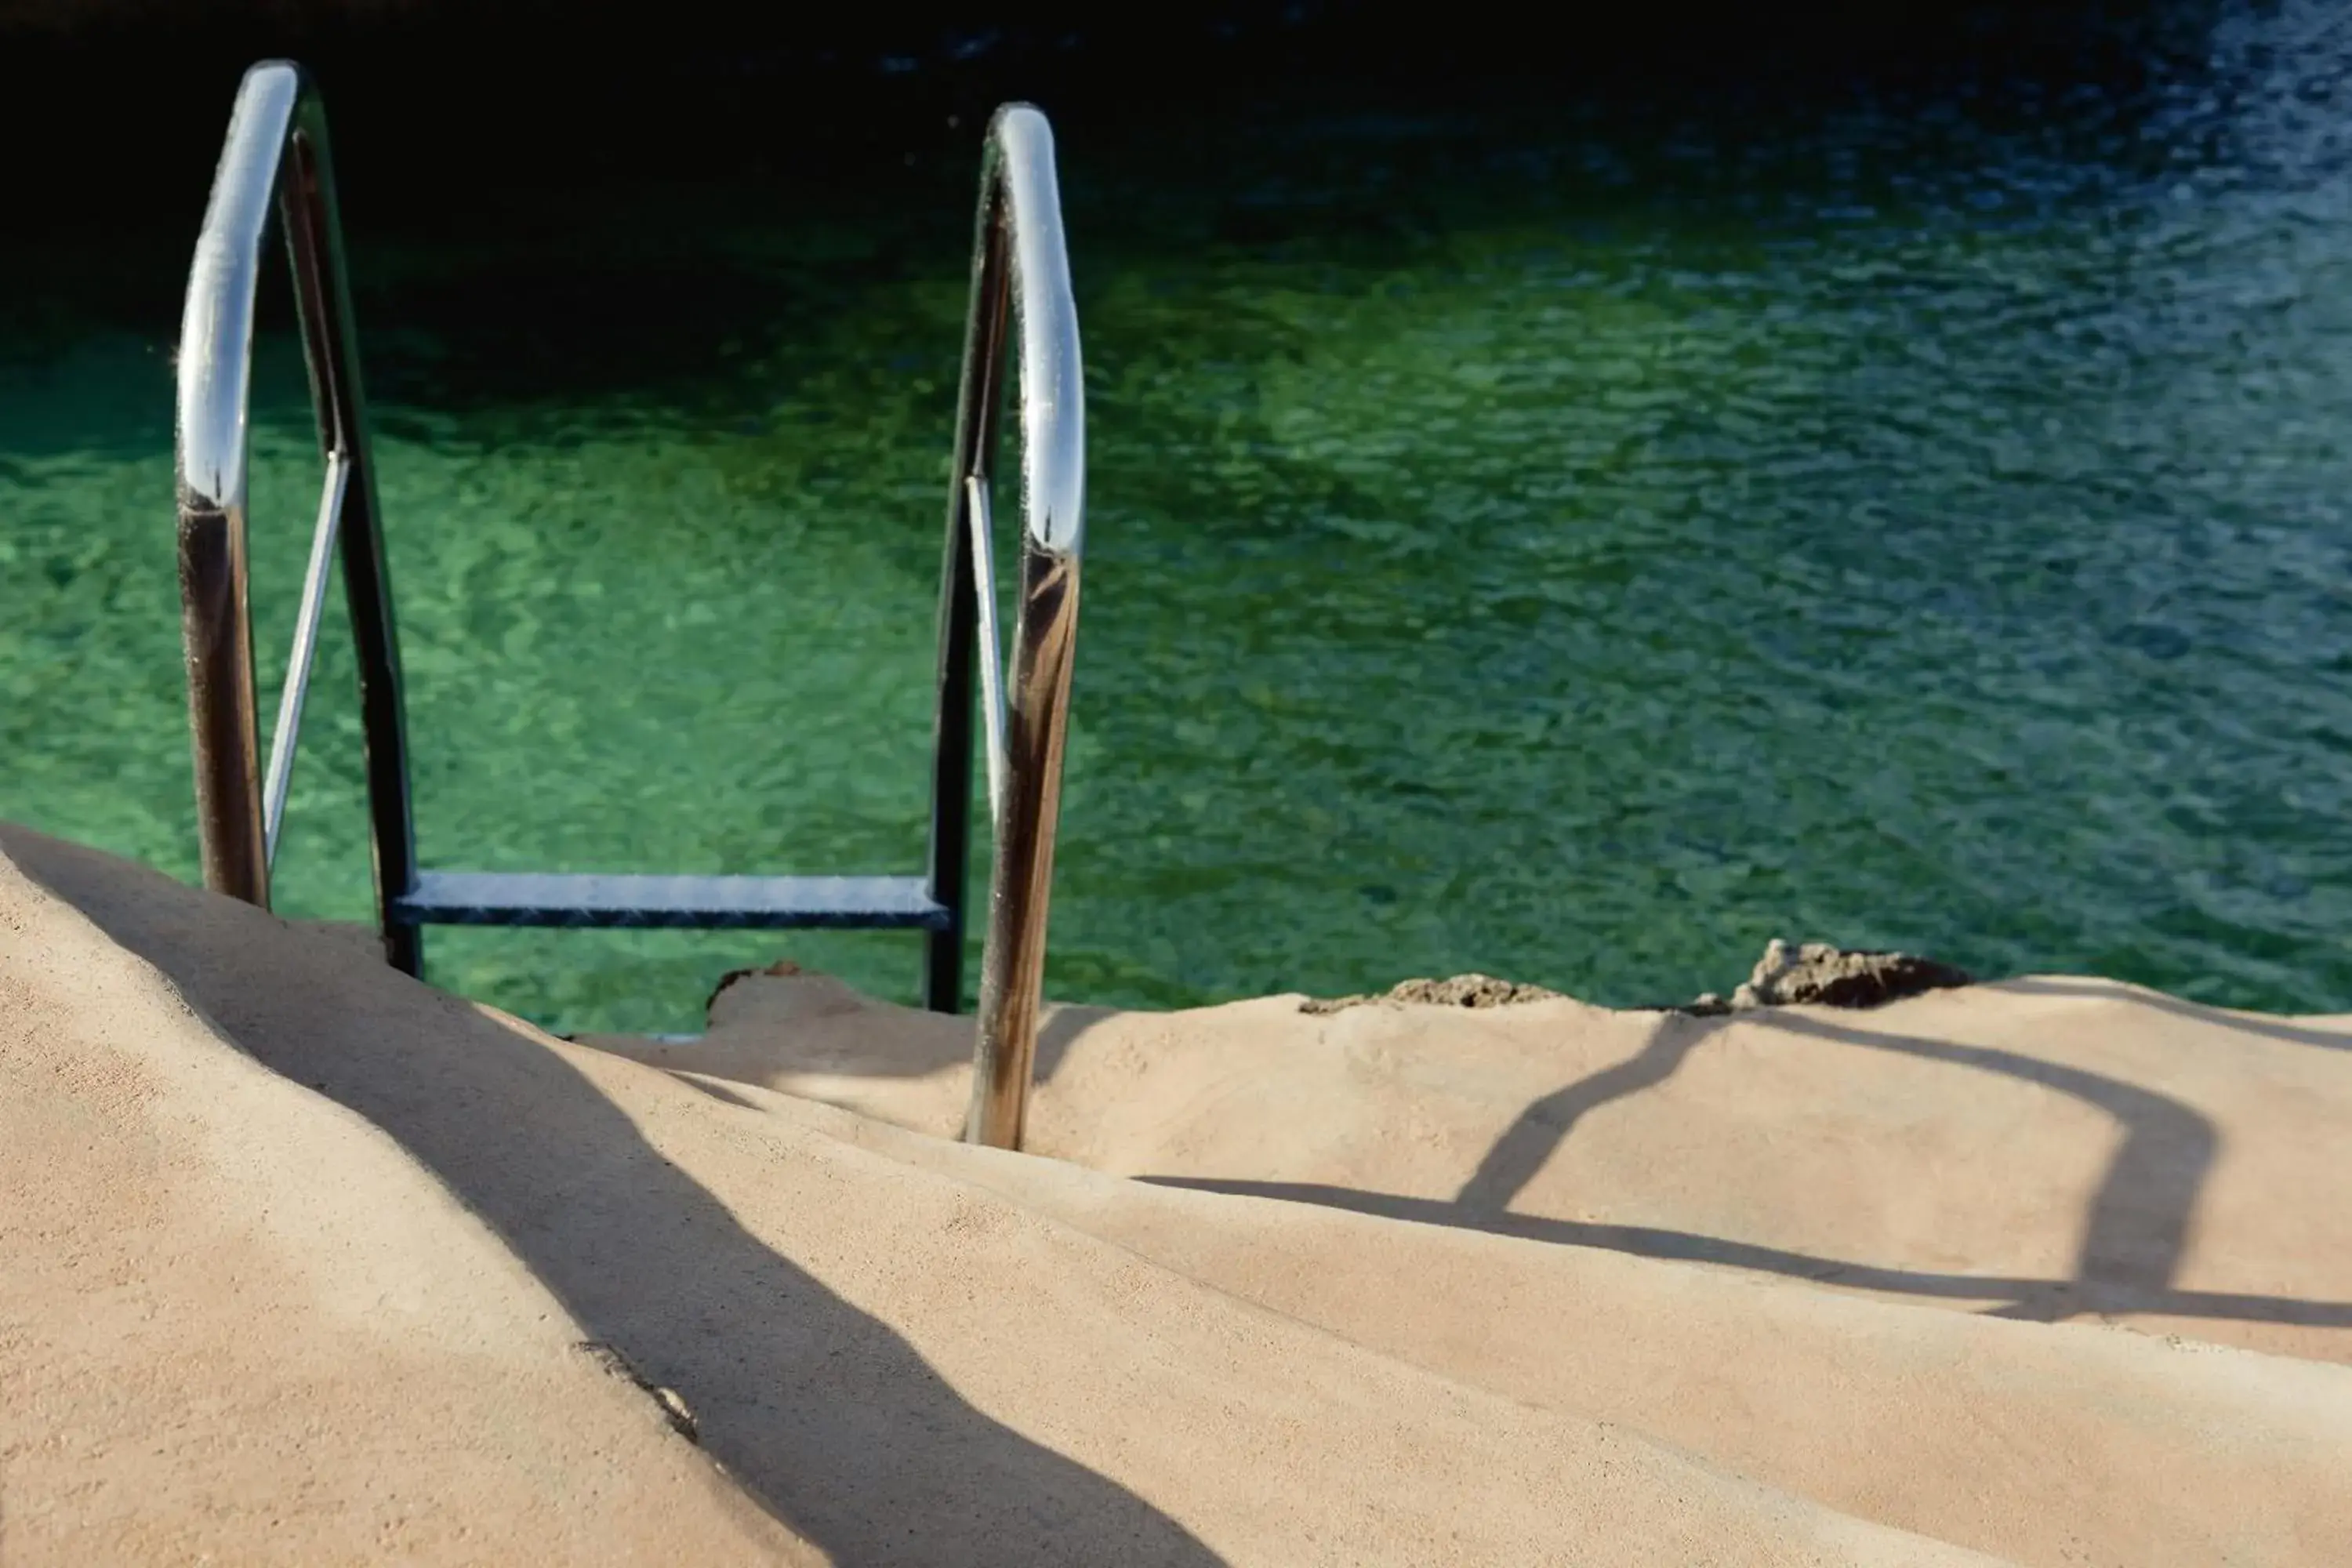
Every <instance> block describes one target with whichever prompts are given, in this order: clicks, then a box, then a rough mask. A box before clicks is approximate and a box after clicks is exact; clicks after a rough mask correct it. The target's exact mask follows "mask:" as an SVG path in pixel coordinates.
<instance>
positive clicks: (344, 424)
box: [178, 62, 1086, 1147]
mask: <svg viewBox="0 0 2352 1568" xmlns="http://www.w3.org/2000/svg"><path fill="white" fill-rule="evenodd" d="M273 195H275V196H276V198H277V203H278V210H279V215H280V219H281V222H282V224H283V226H284V228H285V232H286V240H287V248H288V250H289V255H290V257H291V259H292V264H293V277H294V285H295V297H296V304H297V306H298V309H299V317H300V321H301V330H302V340H303V348H304V352H305V354H306V357H307V359H308V361H309V364H310V389H311V396H312V401H313V404H314V406H315V409H316V412H317V415H318V422H319V443H320V448H321V450H322V452H323V454H324V456H325V458H326V470H327V473H326V485H325V489H324V493H323V494H322V495H321V497H320V509H319V516H318V522H317V526H316V529H315V531H314V533H313V537H312V542H311V551H310V566H309V568H308V570H307V571H306V573H305V574H304V579H303V592H302V600H301V607H300V610H299V615H298V617H297V620H296V626H295V635H294V648H293V653H292V657H291V659H290V661H289V667H288V672H287V679H286V687H285V690H284V693H283V695H282V698H281V700H280V702H279V705H278V723H277V727H276V729H275V731H274V732H273V733H272V736H271V743H270V754H269V764H268V769H267V771H266V772H265V771H264V770H263V769H262V768H261V766H260V765H259V738H258V721H257V711H256V707H257V705H256V699H255V692H254V666H253V635H252V616H251V610H250V606H249V604H248V601H247V555H246V525H247V446H246V435H247V404H248V391H249V388H248V383H249V379H250V365H251V358H252V346H253V313H254V309H253V308H254V289H255V284H256V282H257V279H258V276H259V273H260V268H261V247H262V240H263V237H264V233H265V231H266V229H267V227H268V220H269V208H270V203H271V198H272V196H273ZM1008 328H1009V329H1011V330H1010V331H1008ZM356 335H357V334H356V331H355V330H354V327H353V324H352V305H351V295H350V290H349V287H348V285H347V283H346V281H345V275H344V266H343V255H342V232H341V225H340V223H339V221H338V218H337V215H336V209H335V185H334V177H333V173H332V169H331V163H330V161H329V156H328V150H327V127H326V118H325V115H324V112H323V110H321V109H320V103H319V99H318V96H317V94H316V93H315V92H314V91H313V90H312V89H311V88H310V84H309V83H308V81H307V80H306V79H305V78H304V77H303V75H302V73H301V71H300V70H299V68H297V67H295V66H292V65H289V64H287V63H284V62H269V63H266V64H263V65H258V66H256V67H255V68H253V69H252V70H250V71H248V72H247V73H246V78H245V82H244V85H243V87H242V88H241V89H240V90H239V92H238V95H237V100H236V110H235V112H234V114H233V115H232V116H231V118H230V121H229V132H228V140H227V143H226V146H225V148H224V149H223V151H222V153H221V163H220V169H219V172H218V174H216V175H215V181H214V185H213V193H212V201H211V204H210V205H208V206H207V207H206V208H205V224H204V230H203V233H202V235H201V236H200V237H199V238H198V240H197V243H196V255H195V264H194V268H193V269H192V270H191V272H190V275H189V279H188V298H187V308H186V314H185V316H184V320H183V322H182V327H181V341H180V354H179V472H178V490H179V552H180V586H181V600H182V622H183V631H184V637H185V640H186V649H187V665H188V711H189V721H190V726H191V729H192V731H193V734H194V748H195V774H196V804H197V822H198V830H199V832H200V834H201V837H202V849H203V862H204V875H205V885H206V886H207V887H209V888H212V889H215V890H217V891H220V892H225V893H228V894H230V895H232V896H234V897H236V898H240V899H244V900H247V901H248V902H251V903H256V904H259V905H262V906H263V907H265V908H266V907H268V902H269V876H270V868H271V864H272V862H273V861H274V860H275V858H276V855H277V848H278V837H279V829H280V827H281V826H282V825H283V822H284V817H285V809H286V798H287V786H288V783H289V779H290V777H291V775H292V770H293V763H294V753H295V747H296V743H297V741H298V739H299V734H300V726H301V720H302V706H303V701H304V699H305V697H306V696H307V694H308V691H309V688H310V668H311V664H312V661H313V659H314V658H315V657H316V654H317V650H318V638H319V626H320V619H321V617H322V616H323V614H324V611H325V603H326V586H327V575H328V571H329V563H330V561H331V559H332V556H333V553H334V552H336V550H337V549H338V547H339V546H340V551H341V562H342V567H343V585H344V590H345V595H346V597H347V601H348V604H349V606H350V611H351V616H352V633H353V641H354V643H355V645H356V648H357V653H358V663H359V679H360V710H361V721H362V731H363V733H364V735H365V742H366V768H367V781H368V803H369V811H370V816H371V818H372V826H373V850H374V863H375V864H374V869H375V889H376V907H377V917H378V923H379V925H380V927H381V929H382V931H383V944H384V956H385V958H386V959H387V960H388V961H389V962H390V963H393V964H394V965H396V966H397V967H399V968H401V969H403V970H405V971H406V972H407V973H411V974H415V973H421V972H422V969H423V963H424V952H423V942H422V938H421V934H420V931H421V928H422V927H423V926H425V925H426V924H435V923H438V924H494V925H552V926H691V927H803V926H833V927H866V928H879V929H899V930H908V929H912V930H920V931H925V932H927V933H928V938H929V940H928V946H927V952H926V956H925V963H924V995H925V1000H926V1003H927V1004H928V1005H929V1006H931V1007H933V1008H936V1009H939V1010H940V1011H945V1012H952V1011H954V1010H956V1008H957V1007H958V1006H959V1005H961V999H962V968H963V931H964V885H965V881H966V870H967V862H968V859H969V855H970V844H971V784H972V778H971V745H972V740H973V735H972V725H971V708H972V699H973V695H974V694H973V690H972V686H973V676H974V673H975V672H974V670H973V654H974V651H975V647H976V645H977V648H978V651H980V653H981V655H982V659H983V661H984V662H983V664H982V670H981V672H980V673H981V674H982V678H983V683H984V685H985V688H986V695H985V698H984V700H985V702H986V705H987V714H986V731H985V732H986V744H987V746H988V748H989V752H988V775H989V789H988V796H989V806H990V812H991V816H992V821H993V823H994V828H995V859H994V865H993V867H992V873H991V879H990V893H989V921H988V931H987V940H986V942H985V945H984V947H983V950H982V966H981V967H982V973H981V986H980V1018H979V1034H978V1045H977V1064H976V1066H977V1070H976V1072H975V1075H974V1081H973V1090H972V1108H971V1119H970V1122H969V1126H968V1129H967V1132H968V1135H969V1136H971V1137H972V1138H974V1139H977V1140H979V1141H982V1142H990V1143H996V1144H1001V1145H1004V1146H1008V1147H1017V1146H1018V1144H1019V1142H1020V1139H1021V1131H1022V1121H1023V1115H1024V1109H1025V1105H1026V1101H1027V1094H1028V1087H1029V1076H1030V1070H1031V1062H1032V1061H1033V1059H1034V1055H1035V1040H1036V1027H1037V1016H1038V1009H1039V995H1040V988H1041V986H1042V984H1043V981H1044V974H1045V915H1046V902H1047V897H1048V893H1049V891H1050V889H1051V885H1052V880H1053V860H1054V833H1055V822H1056V818H1057V816H1058V810H1059V801H1060V795H1061V774H1062V750H1063V740H1064V735H1065V726H1066V715H1067V710H1068V705H1069V691H1070V661H1071V655H1072V652H1073V650H1074V648H1075V646H1076V630H1077V606H1078V552H1079V545H1080V542H1081V538H1082V535H1083V531H1084V506H1085V491H1086V413H1085V396H1084V389H1083V386H1082V384H1081V379H1080V367H1079V361H1078V336H1077V314H1076V309H1075V307H1074V305H1073V303H1072V300H1071V297H1070V285H1069V264H1068V258H1067V257H1066V254H1065V252H1064V249H1063V242H1062V223H1061V206H1060V198H1059V196H1058V195H1057V194H1056V191H1055V181H1054V148H1053V135H1052V132H1050V131H1049V130H1048V129H1047V128H1046V124H1045V117H1044V116H1042V115H1040V114H1039V113H1037V111H1036V110H1033V109H1029V108H1026V107H1024V106H1020V105H1014V106H1012V107H1009V108H1007V109H1005V110H1001V111H1000V112H999V113H998V115H997V117H996V119H995V121H993V122H992V124H991V126H990V128H989V135H988V141H987V146H986V152H985V154H984V163H983V168H982V181H981V201H980V218H979V235H978V240H977V246H976V254H975V257H974V260H973V272H972V311H971V320H970V321H969V322H968V323H967V327H966V333H965V341H964V364H963V379H962V385H961V395H960V399H959V404H958V408H957V416H956V443H955V462H954V468H953V470H952V479H951V482H950V487H949V496H948V519H947V537H946V541H945V560H944V570H943V573H942V580H941V583H940V659H939V671H938V674H939V684H938V697H939V706H938V710H937V716H936V720H935V726H934V741H935V749H934V752H933V757H932V797H931V834H930V852H929V867H928V868H927V872H926V874H925V875H923V876H920V877H820V876H803V877H646V876H605V875H570V874H563V875H553V874H548V875H541V874H507V873H490V872H464V871H420V870H419V869H418V868H417V863H416V845H415V830H414V827H413V825H412V815H411V809H410V804H409V793H408V759H407V742H406V734H405V718H404V705H403V702H402V700H401V675H400V650H399V643H398V639H397V637H396V635H395V632H394V624H393V612H392V593H391V583H390V578H389V575H388V574H387V572H386V569H385V559H384V547H383V532H382V530H381V527H380V522H379V513H378V510H377V506H376V489H375V468H374V464H373V460H372V458H371V455H370V452H369V448H368V433H367V419H366V409H365V405H364V401H363V399H362V395H361V388H360V377H359V363H358V357H357V354H356V352H355V347H354V345H355V342H356ZM1016 342H1017V344H1018V348H1019V366H1020V421H1021V441H1022V452H1023V474H1022V479H1023V485H1022V509H1021V512H1022V515H1021V521H1022V531H1021V557H1020V570H1019V574H1018V578H1017V584H1016V587H1017V592H1018V595H1019V610H1018V616H1017V619H1016V621H1015V625H1014V631H1013V676H1012V680H1011V683H1010V686H1009V689H1008V687H1007V683H1006V682H1005V680H1004V679H1003V672H1002V668H1001V662H1002V661H1001V656H1000V653H999V650H998V644H997V638H996V617H995V605H994V592H993V589H994V582H995V573H994V571H993V569H992V560H991V552H990V521H991V518H990V511H991V509H990V505H989V493H990V492H989V482H990V478H991V474H992V467H993V464H994V461H995V450H996V445H997V441H996V437H997V426H998V421H999V409H1000V405H1001V404H1002V402H1003V391H1004V385H1003V384H1004V380H1005V367H1006V363H1007V360H1008V358H1009V357H1011V353H1012V350H1013V347H1014V345H1015V343H1016ZM983 591H985V593H986V595H987V602H986V603H985V604H983V603H982V593H983ZM983 630H984V632H985V637H982V632H983Z"/></svg>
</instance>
